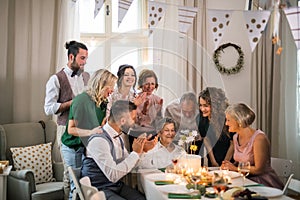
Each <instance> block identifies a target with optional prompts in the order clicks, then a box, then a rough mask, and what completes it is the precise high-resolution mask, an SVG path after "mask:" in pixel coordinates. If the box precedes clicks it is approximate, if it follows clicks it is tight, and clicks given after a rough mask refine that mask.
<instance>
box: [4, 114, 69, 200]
mask: <svg viewBox="0 0 300 200" xmlns="http://www.w3.org/2000/svg"><path fill="white" fill-rule="evenodd" d="M56 130H57V125H56V123H55V122H54V121H52V120H48V121H45V122H44V121H39V122H26V123H13V124H4V125H0V160H9V165H12V166H13V169H12V171H11V173H10V174H9V176H8V177H7V199H8V200H16V199H20V200H23V199H24V200H31V199H32V200H47V199H49V200H50V199H51V200H54V199H64V189H63V181H62V179H63V163H55V162H53V159H49V158H52V156H50V155H51V153H52V151H51V150H52V148H53V144H54V142H55V140H56ZM45 144H48V147H49V149H51V150H50V151H48V152H47V153H48V156H41V155H40V154H38V156H40V158H41V161H38V164H40V165H42V166H43V165H45V163H44V161H42V157H43V159H46V160H50V161H47V162H48V163H50V164H51V165H52V167H51V169H47V170H49V172H50V173H51V174H50V175H51V180H49V181H47V182H42V183H37V177H36V176H37V173H36V172H35V171H36V170H33V169H27V168H25V169H19V170H16V166H15V165H16V164H17V161H15V159H17V157H16V155H14V158H13V154H12V149H11V148H13V147H16V148H14V149H17V150H20V149H21V150H22V149H24V148H26V149H30V148H29V147H31V146H33V147H36V148H38V150H39V149H41V148H39V147H40V145H45ZM50 145H51V146H50ZM21 152H22V151H21ZM17 156H19V155H18V154H17ZM25 157H26V159H23V160H21V161H24V162H28V160H29V161H30V162H29V164H30V165H31V164H32V163H34V162H35V161H31V160H32V157H31V154H28V153H26V154H25ZM14 161H15V163H14ZM20 164H21V165H22V164H24V163H23V162H20ZM18 165H19V164H18ZM51 165H50V166H51ZM49 168H50V167H49ZM43 172H44V171H43ZM39 174H40V175H41V176H42V177H44V174H42V173H40V172H39ZM47 174H48V171H47Z"/></svg>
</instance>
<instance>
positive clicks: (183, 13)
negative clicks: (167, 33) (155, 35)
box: [178, 6, 198, 33]
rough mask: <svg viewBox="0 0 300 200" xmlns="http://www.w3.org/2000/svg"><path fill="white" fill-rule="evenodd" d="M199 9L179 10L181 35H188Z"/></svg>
mask: <svg viewBox="0 0 300 200" xmlns="http://www.w3.org/2000/svg"><path fill="white" fill-rule="evenodd" d="M197 12H198V9H197V8H195V7H186V6H184V7H183V6H182V7H179V8H178V21H179V23H178V26H179V27H178V28H179V32H180V33H187V31H188V30H189V28H190V27H191V25H192V24H193V22H194V19H195V16H196V15H197Z"/></svg>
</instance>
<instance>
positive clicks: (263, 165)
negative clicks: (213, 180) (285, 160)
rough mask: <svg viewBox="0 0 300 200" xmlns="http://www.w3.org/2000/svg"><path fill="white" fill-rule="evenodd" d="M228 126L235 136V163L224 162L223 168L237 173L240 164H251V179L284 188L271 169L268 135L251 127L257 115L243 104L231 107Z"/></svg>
mask: <svg viewBox="0 0 300 200" xmlns="http://www.w3.org/2000/svg"><path fill="white" fill-rule="evenodd" d="M225 114H226V125H227V126H228V127H229V131H230V132H236V133H237V134H235V135H234V136H233V142H234V154H233V158H234V160H235V163H234V164H232V163H230V162H229V161H224V162H223V164H222V167H226V168H228V169H229V170H232V171H237V170H238V169H237V164H238V162H247V161H249V162H250V165H251V166H250V175H249V176H248V178H249V179H251V180H253V181H255V182H257V183H261V184H264V185H266V186H270V187H276V188H279V189H282V188H283V183H282V182H281V181H280V179H279V177H278V176H277V175H276V173H275V171H274V170H273V169H272V167H271V152H270V141H269V139H268V138H267V136H266V134H265V133H264V132H262V131H261V130H259V129H254V128H252V127H250V125H251V124H252V123H253V122H254V120H255V113H254V112H253V111H252V110H251V108H249V107H248V106H247V105H245V104H243V103H239V104H235V105H231V106H229V107H228V108H227V109H226V111H225Z"/></svg>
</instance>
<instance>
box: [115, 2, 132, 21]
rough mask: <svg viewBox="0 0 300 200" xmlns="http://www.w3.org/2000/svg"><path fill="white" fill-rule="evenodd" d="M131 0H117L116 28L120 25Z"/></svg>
mask: <svg viewBox="0 0 300 200" xmlns="http://www.w3.org/2000/svg"><path fill="white" fill-rule="evenodd" d="M132 2H133V0H119V9H118V26H120V24H121V23H122V21H123V19H124V17H125V15H126V14H127V11H128V10H129V8H130V6H131V4H132Z"/></svg>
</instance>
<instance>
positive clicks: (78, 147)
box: [61, 69, 117, 199]
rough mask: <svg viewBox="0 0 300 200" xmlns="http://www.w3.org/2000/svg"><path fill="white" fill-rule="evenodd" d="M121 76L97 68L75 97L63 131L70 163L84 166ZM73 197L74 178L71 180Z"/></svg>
mask: <svg viewBox="0 0 300 200" xmlns="http://www.w3.org/2000/svg"><path fill="white" fill-rule="evenodd" d="M116 81H117V77H116V76H115V75H113V74H112V73H111V72H109V71H108V70H105V69H100V70H98V71H96V72H95V73H94V74H93V76H92V77H91V79H90V80H89V82H88V88H87V91H86V92H83V93H81V94H80V95H78V96H76V97H75V98H74V99H73V100H72V104H71V107H70V113H69V120H68V122H67V124H66V130H65V132H64V134H63V135H62V138H61V141H62V147H61V152H62V155H63V160H64V163H65V165H66V166H71V167H74V168H77V167H80V166H81V161H82V155H83V150H84V147H85V146H86V141H87V139H88V137H89V136H90V135H92V134H96V133H102V131H101V129H100V125H101V124H102V121H103V119H104V118H105V115H106V107H107V97H108V96H109V95H110V94H111V93H112V92H113V89H114V86H115V84H116ZM70 184H71V190H70V196H69V199H72V190H73V189H74V184H73V181H72V180H71V181H70Z"/></svg>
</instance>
